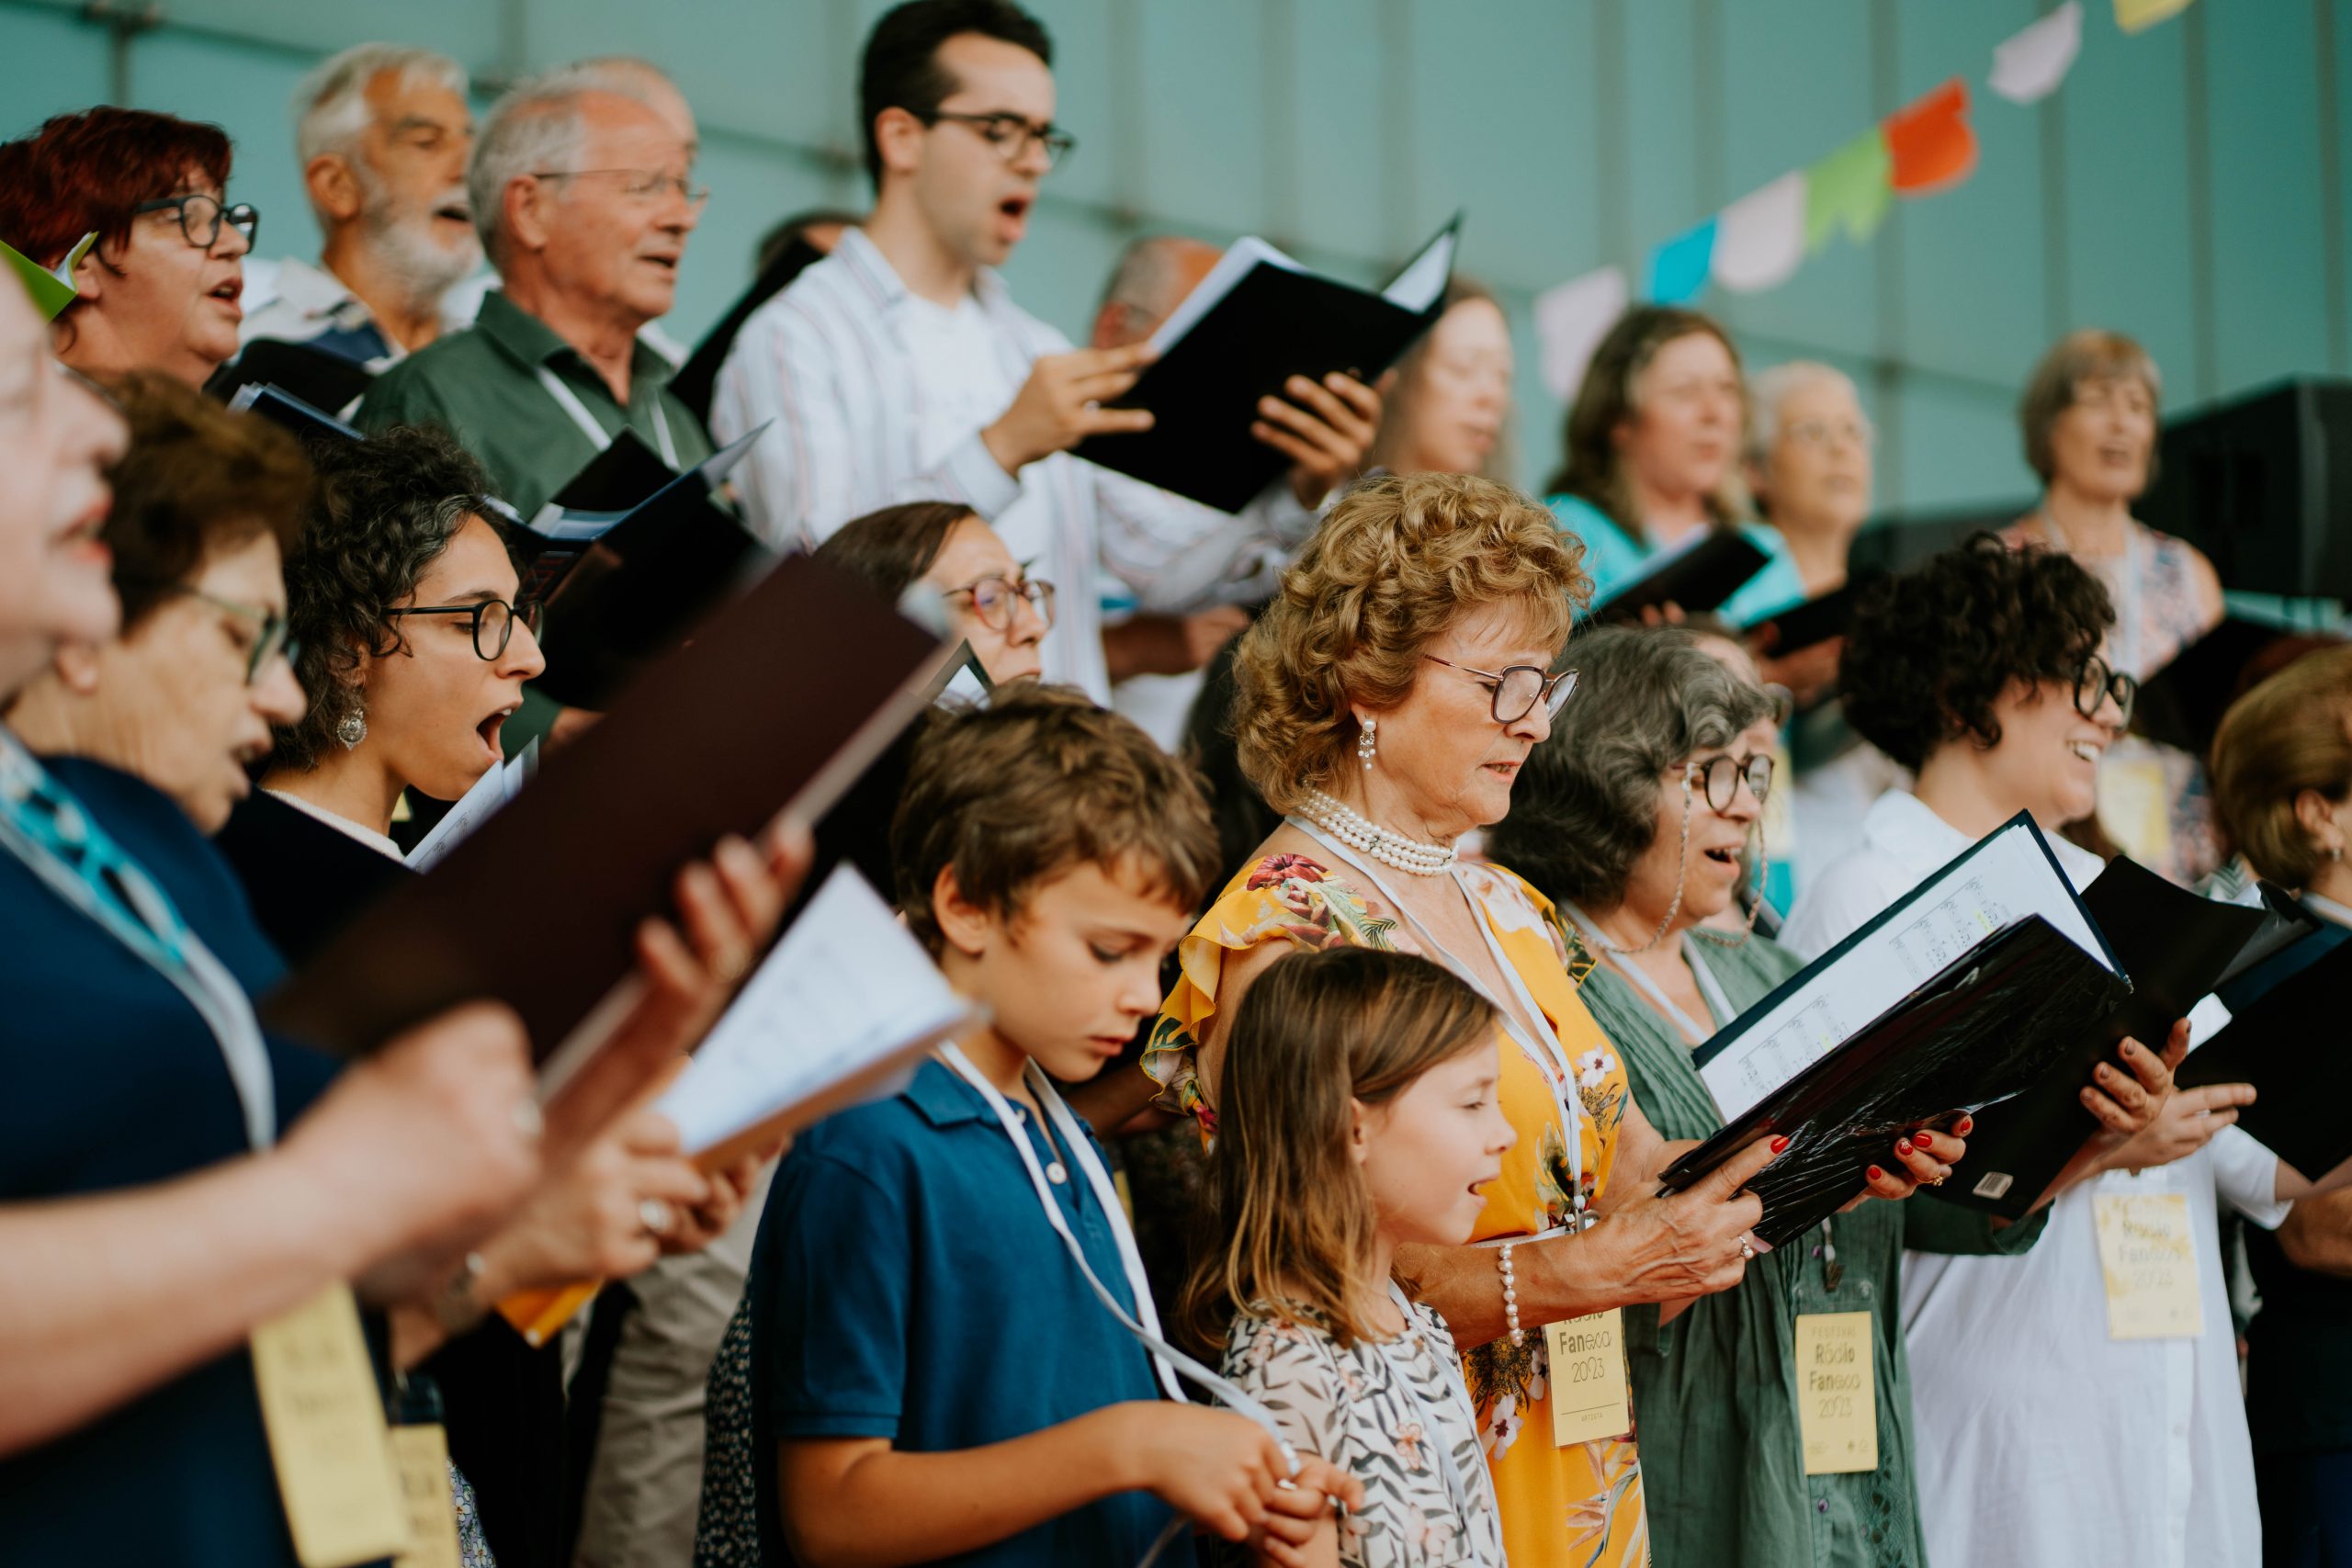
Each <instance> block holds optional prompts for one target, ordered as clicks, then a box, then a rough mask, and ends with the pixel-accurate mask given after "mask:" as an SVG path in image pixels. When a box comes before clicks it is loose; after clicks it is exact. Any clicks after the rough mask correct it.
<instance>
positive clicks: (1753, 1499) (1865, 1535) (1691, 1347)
mask: <svg viewBox="0 0 2352 1568" xmlns="http://www.w3.org/2000/svg"><path fill="white" fill-rule="evenodd" d="M1690 941H1691V947H1692V948H1693V949H1695V950H1697V955H1698V959H1699V962H1701V963H1702V964H1705V965H1706V966H1707V971H1708V973H1709V974H1711V975H1712V976H1714V978H1715V980H1716V981H1717V982H1718V983H1719V984H1720V985H1721V986H1722V987H1723V989H1724V999H1725V1000H1727V1001H1729V1002H1730V1003H1731V1005H1732V1006H1733V1007H1735V1008H1736V1009H1739V1010H1743V1011H1744V1010H1747V1009H1748V1008H1750V1007H1753V1006H1755V1005H1756V1003H1758V1002H1759V1001H1761V1000H1762V999H1763V998H1765V997H1766V996H1768V995H1769V994H1770V992H1771V990H1772V988H1773V987H1776V986H1778V985H1779V984H1780V983H1781V981H1783V980H1785V979H1787V978H1788V977H1789V976H1792V975H1793V974H1795V973H1796V972H1797V971H1798V970H1799V969H1800V968H1802V967H1803V966H1804V965H1803V964H1802V963H1801V962H1800V961H1799V960H1798V959H1797V957H1796V956H1795V955H1794V954H1793V953H1790V952H1789V951H1788V950H1787V949H1785V948H1782V947H1780V946H1778V945H1776V944H1774V943H1773V942H1769V941H1767V940H1766V939H1764V938H1762V937H1755V938H1751V939H1750V940H1749V941H1748V942H1746V943H1745V944H1744V945H1742V946H1740V947H1737V948H1732V949H1724V948H1722V947H1718V946H1715V945H1714V944H1713V943H1708V942H1704V941H1703V939H1701V938H1697V937H1693V938H1691V939H1690ZM1577 994H1578V995H1579V996H1580V997H1581V998H1583V1000H1584V1003H1585V1005H1586V1006H1587V1007H1588V1008H1589V1009H1591V1010H1592V1016H1593V1018H1594V1020H1595V1021H1597V1022H1598V1023H1599V1024H1600V1028H1601V1032H1603V1033H1605V1034H1607V1035H1608V1036H1609V1038H1610V1040H1611V1042H1612V1043H1614V1044H1615V1045H1616V1047H1617V1049H1618V1050H1619V1051H1620V1052H1621V1053H1622V1054H1623V1056H1624V1059H1625V1069H1626V1072H1627V1074H1628V1075H1629V1076H1630V1077H1631V1078H1632V1080H1633V1088H1634V1102H1635V1103H1636V1104H1638V1105H1639V1106H1640V1107H1641V1108H1642V1111H1643V1113H1644V1114H1645V1115H1646V1116H1647V1117H1648V1118H1649V1121H1650V1125H1652V1126H1653V1127H1656V1128H1657V1132H1658V1135H1659V1136H1660V1137H1662V1138H1666V1139H1669V1140H1673V1139H1682V1138H1705V1137H1708V1136H1710V1135H1711V1134H1713V1133H1714V1132H1715V1131H1716V1130H1717V1129H1718V1128H1720V1127H1721V1126H1722V1125H1723V1121H1722V1118H1721V1117H1719V1116H1718V1115H1717V1114H1716V1113H1715V1103H1714V1100H1713V1096H1711V1095H1710V1094H1709V1093H1708V1092H1707V1088H1706V1084H1705V1081H1704V1080H1703V1079H1702V1078H1701V1077H1699V1071H1698V1069H1697V1068H1696V1067H1695V1066H1692V1065H1691V1048H1690V1047H1689V1046H1688V1045H1686V1044H1685V1043H1683V1041H1682V1037H1681V1035H1680V1034H1679V1032H1675V1031H1674V1030H1673V1028H1672V1026H1671V1025H1669V1024H1668V1023H1667V1022H1666V1021H1665V1020H1664V1019H1663V1018H1661V1017H1660V1016H1659V1015H1658V1013H1657V1011H1656V1010H1654V1009H1653V1008H1651V1007H1650V1005H1649V1004H1648V1003H1647V1002H1645V1001H1644V1000H1643V998H1642V996H1641V993H1640V992H1638V991H1636V990H1635V989H1634V987H1633V985H1632V984H1631V983H1630V982H1629V981H1627V980H1626V979H1625V978H1624V976H1621V975H1619V974H1618V973H1617V972H1616V971H1615V970H1614V969H1612V968H1611V967H1610V966H1609V965H1608V964H1600V966H1598V967H1596V968H1595V969H1594V970H1593V972H1592V973H1591V975H1590V976H1588V977H1587V978H1586V980H1585V982H1584V985H1583V987H1581V988H1580V989H1579V991H1578V993H1577ZM1906 1224H1909V1225H1912V1226H1916V1227H1918V1228H1919V1230H1920V1231H1921V1233H1922V1234H1920V1235H1910V1236H1906V1235H1905V1226H1906ZM2041 1226H2042V1221H2041V1216H2036V1217H2035V1218H2034V1219H2032V1220H2030V1221H2028V1222H2027V1223H2025V1224H2019V1225H2016V1226H2012V1227H2010V1228H2009V1229H2007V1230H2005V1231H2001V1232H1998V1233H1996V1232H1995V1231H1994V1230H1993V1229H1992V1228H1991V1226H1990V1224H1988V1223H1986V1221H1985V1218H1984V1216H1981V1215H1978V1214H1975V1213H1970V1212H1968V1211H1964V1210H1962V1209H1959V1208H1957V1207H1955V1206H1953V1205H1951V1204H1948V1203H1940V1202H1936V1201H1932V1200H1929V1199H1926V1198H1918V1199H1913V1200H1911V1201H1907V1202H1903V1203H1886V1202H1867V1203H1864V1204H1862V1205H1861V1206H1860V1207H1859V1208H1857V1209H1855V1210H1854V1211H1853V1212H1852V1213H1845V1214H1839V1215H1838V1216H1836V1217H1835V1218H1833V1219H1832V1220H1831V1221H1830V1222H1829V1225H1828V1235H1826V1237H1825V1235H1823V1233H1822V1232H1821V1231H1819V1230H1815V1231H1814V1232H1812V1233H1811V1234H1809V1235H1806V1236H1804V1238H1803V1239H1802V1240H1800V1241H1793V1242H1791V1243H1790V1244H1788V1245H1787V1246H1786V1247H1779V1248H1777V1249H1775V1250H1774V1251H1772V1252H1770V1253H1767V1254H1766V1255H1765V1256H1764V1257H1762V1258H1758V1260H1757V1261H1755V1262H1754V1263H1751V1264H1749V1265H1748V1268H1747V1279H1746V1280H1744V1281H1742V1282H1741V1283H1740V1285H1739V1286H1738V1287H1737V1288H1736V1289H1734V1290H1730V1291H1726V1292H1723V1293H1722V1294H1720V1295H1713V1296H1707V1297H1704V1298H1702V1300H1700V1301H1698V1302H1696V1303H1693V1304H1692V1305H1691V1306H1690V1307H1689V1308H1688V1309H1686V1310H1685V1311H1684V1312H1683V1313H1681V1314H1679V1316H1677V1317H1676V1318H1675V1319H1674V1320H1673V1321H1672V1322H1670V1323H1668V1324H1665V1325H1660V1324H1659V1323H1658V1310H1657V1308H1656V1307H1632V1308H1628V1309H1627V1311H1626V1313H1625V1340H1626V1345H1627V1348H1628V1350H1629V1351H1630V1356H1629V1359H1628V1365H1627V1371H1628V1372H1629V1374H1630V1376H1631V1380H1632V1383H1633V1395H1634V1424H1635V1429H1636V1431H1637V1433H1638V1434H1639V1438H1640V1442H1641V1450H1642V1487H1643V1495H1644V1498H1645V1502H1646V1504H1647V1506H1648V1510H1649V1522H1650V1540H1651V1551H1652V1556H1653V1560H1654V1561H1655V1562H1657V1563H1658V1564H1659V1565H1660V1568H1670V1565H1673V1564H1684V1563H1713V1562H1723V1563H1735V1562H1736V1563H1750V1562H1753V1563H1771V1564H1773V1565H1774V1568H1798V1565H1800V1564H1807V1563H1811V1564H1816V1565H1836V1568H1882V1565H1888V1568H1891V1565H1894V1564H1903V1565H1906V1568H1920V1565H1922V1564H1924V1563H1925V1562H1926V1560H1927V1549H1926V1546H1925V1544H1924V1543H1923V1542H1922V1540H1920V1534H1919V1501H1918V1491H1917V1486H1916V1485H1915V1484H1914V1481H1913V1472H1912V1447H1911V1376H1910V1370H1909V1363H1908V1362H1907V1361H1906V1359H1905V1356H1904V1352H1903V1322H1902V1316H1901V1302H1900V1298H1899V1292H1898V1290H1897V1281H1898V1280H1899V1279H1900V1277H1901V1276H1900V1269H1901V1265H1902V1258H1903V1248H1904V1247H1905V1244H1906V1241H1907V1243H1908V1245H1910V1246H1913V1247H1927V1248H1928V1249H1929V1250H1933V1251H1949V1252H1988V1251H2004V1252H2007V1251H2021V1250H2023V1249H2024V1248H2025V1247H2029V1246H2030V1245H2032V1242H2033V1239H2034V1237H2036V1236H2038V1235H2041ZM1930 1232H1932V1233H1933V1235H1928V1234H1927V1233H1930ZM1826 1247H1835V1249H1836V1259H1835V1261H1836V1264H1837V1268H1836V1269H1835V1270H1833V1269H1831V1267H1830V1263H1831V1259H1830V1258H1829V1256H1828V1254H1827V1251H1826ZM1833 1279H1834V1280H1835V1284H1834V1286H1833V1284H1832V1280H1833ZM1831 1312H1867V1313H1869V1314H1871V1320H1872V1322H1871V1359H1872V1362H1873V1366H1872V1373H1873V1379H1872V1381H1873V1383H1874V1385H1875V1388H1876V1392H1877V1403H1878V1468H1877V1469H1876V1470H1875V1471H1870V1472H1857V1473H1852V1474H1845V1475H1807V1474H1805V1472H1804V1442H1803V1439H1802V1438H1801V1436H1800V1430H1799V1427H1798V1423H1797V1367H1796V1356H1795V1349H1796V1320H1797V1315H1798V1314H1800V1313H1831Z"/></svg>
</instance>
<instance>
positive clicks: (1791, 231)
mask: <svg viewBox="0 0 2352 1568" xmlns="http://www.w3.org/2000/svg"><path fill="white" fill-rule="evenodd" d="M1804 217H1805V177H1804V170H1802V169H1798V170H1794V171H1792V172H1791V173H1789V174H1785V175H1781V177H1780V178H1779V179H1777V180H1774V181H1773V182H1772V183H1771V184H1770V185H1768V186H1765V187H1764V188H1763V189H1761V190H1758V191H1754V192H1751V193H1750V194H1748V195H1747V196H1743V197H1740V198H1739V199H1738V200H1737V201H1735V202H1733V203H1732V204H1731V205H1730V206H1729V207H1726V208H1724V209H1723V211H1722V213H1721V214H1720V215H1718V217H1717V218H1716V220H1715V254H1714V263H1713V269H1712V270H1713V275H1714V279H1715V281H1716V282H1717V283H1720V284H1722V285H1723V286H1724V288H1728V289H1730V290H1731V291H1732V292H1734V293H1735V294H1753V293H1756V292H1757V291H1758V290H1759V289H1765V288H1778V287H1779V286H1780V285H1781V284H1783V283H1786V282H1787V281H1788V280H1789V278H1790V276H1792V274H1793V273H1795V271H1796V270H1797V265H1798V264H1799V263H1801V262H1803V261H1804Z"/></svg>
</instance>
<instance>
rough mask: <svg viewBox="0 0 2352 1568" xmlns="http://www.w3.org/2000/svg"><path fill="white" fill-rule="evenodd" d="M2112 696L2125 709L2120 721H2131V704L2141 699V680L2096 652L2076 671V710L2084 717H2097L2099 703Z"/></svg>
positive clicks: (2125, 722) (2126, 722)
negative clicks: (2121, 669) (2119, 668)
mask: <svg viewBox="0 0 2352 1568" xmlns="http://www.w3.org/2000/svg"><path fill="white" fill-rule="evenodd" d="M2109 697H2113V698H2114V699H2115V705H2116V706H2117V707H2119V708H2120V709H2122V710H2123V716H2122V717H2121V718H2120V719H2119V720H2118V721H2117V723H2118V724H2119V725H2124V724H2129V723H2131V705H2132V704H2133V703H2135V702H2137V701H2138V700H2139V698H2140V682H2137V681H2135V680H2133V679H2132V678H2131V676H2129V675H2126V674H2125V673H2124V672H2123V671H2120V670H2118V669H2116V668H2115V666H2113V665H2111V664H2109V662H2108V661H2107V660H2104V659H2101V658H2100V657H2099V656H2098V654H2096V653H2094V654H2092V655H2091V656H2090V657H2089V658H2088V659H2086V660H2083V667H2082V668H2081V669H2080V670H2077V671H2075V712H2076V713H2078V714H2081V715H2082V716H2084V717H2085V718H2097V717H2098V710H2099V705H2100V704H2101V703H2102V702H2103V701H2104V700H2105V699H2107V698H2109Z"/></svg>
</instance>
